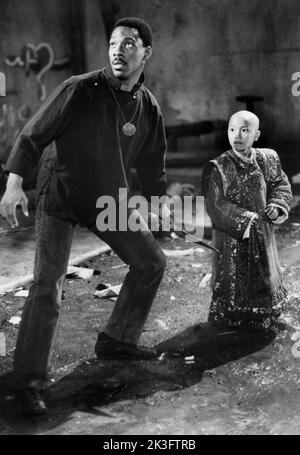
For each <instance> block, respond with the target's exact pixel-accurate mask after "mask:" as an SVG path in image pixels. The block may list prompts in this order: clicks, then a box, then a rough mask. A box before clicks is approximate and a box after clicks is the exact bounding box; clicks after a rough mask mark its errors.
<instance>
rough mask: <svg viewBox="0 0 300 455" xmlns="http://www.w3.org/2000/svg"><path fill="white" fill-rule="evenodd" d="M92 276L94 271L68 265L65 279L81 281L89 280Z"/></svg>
mask: <svg viewBox="0 0 300 455" xmlns="http://www.w3.org/2000/svg"><path fill="white" fill-rule="evenodd" d="M96 272H97V271H96ZM93 275H95V270H94V269H88V268H86V267H75V266H73V265H69V266H68V270H67V275H66V276H67V278H82V279H83V280H90V279H91V278H92V276H93Z"/></svg>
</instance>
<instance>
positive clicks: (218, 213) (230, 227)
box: [206, 168, 256, 240]
mask: <svg viewBox="0 0 300 455" xmlns="http://www.w3.org/2000/svg"><path fill="white" fill-rule="evenodd" d="M206 209H207V212H208V214H209V216H210V218H211V220H212V224H213V226H214V227H216V228H217V229H219V230H221V231H224V232H227V233H228V234H229V235H231V237H234V238H235V239H237V240H243V238H244V235H245V233H246V234H247V232H246V231H247V228H248V227H250V226H251V223H252V221H253V220H254V219H255V217H256V213H255V212H251V211H249V210H247V209H245V208H243V207H240V206H238V205H237V204H234V203H232V202H230V201H228V200H226V199H225V197H224V190H223V184H222V179H221V176H220V174H219V171H218V170H217V169H216V168H213V169H212V171H211V175H210V180H209V189H208V193H207V200H206ZM245 238H246V237H245Z"/></svg>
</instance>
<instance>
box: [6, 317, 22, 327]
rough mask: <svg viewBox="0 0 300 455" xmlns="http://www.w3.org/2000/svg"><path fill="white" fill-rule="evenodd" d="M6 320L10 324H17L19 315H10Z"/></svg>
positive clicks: (19, 320) (19, 319)
mask: <svg viewBox="0 0 300 455" xmlns="http://www.w3.org/2000/svg"><path fill="white" fill-rule="evenodd" d="M8 322H9V323H10V324H12V325H19V324H20V322H21V318H20V316H12V317H11V318H10V319H9V321H8Z"/></svg>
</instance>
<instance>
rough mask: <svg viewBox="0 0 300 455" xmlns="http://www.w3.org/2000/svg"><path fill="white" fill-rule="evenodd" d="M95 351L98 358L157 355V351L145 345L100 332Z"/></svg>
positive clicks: (135, 358)
mask: <svg viewBox="0 0 300 455" xmlns="http://www.w3.org/2000/svg"><path fill="white" fill-rule="evenodd" d="M95 353H96V356H97V357H98V359H111V360H113V359H127V360H149V359H155V358H157V357H158V355H159V354H158V352H157V351H156V350H155V349H153V348H148V347H146V346H137V345H135V344H129V343H124V342H123V341H118V340H115V339H113V338H111V337H110V336H108V335H106V333H104V332H101V333H99V335H98V340H97V343H96V346H95Z"/></svg>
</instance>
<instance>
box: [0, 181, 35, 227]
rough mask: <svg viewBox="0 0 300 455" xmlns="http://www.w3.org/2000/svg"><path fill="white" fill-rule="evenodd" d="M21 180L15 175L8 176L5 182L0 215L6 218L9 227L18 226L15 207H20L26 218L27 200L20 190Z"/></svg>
mask: <svg viewBox="0 0 300 455" xmlns="http://www.w3.org/2000/svg"><path fill="white" fill-rule="evenodd" d="M22 182H23V178H22V177H20V176H19V175H17V174H10V175H9V177H8V180H7V185H6V191H5V193H4V195H3V198H2V200H1V203H0V215H1V216H2V217H3V218H6V221H7V222H8V224H9V225H10V227H12V228H14V227H17V226H19V223H18V220H17V217H16V207H17V205H21V207H22V210H23V213H24V215H25V216H28V208H27V204H28V199H27V197H26V195H25V193H24V191H23V189H22Z"/></svg>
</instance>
